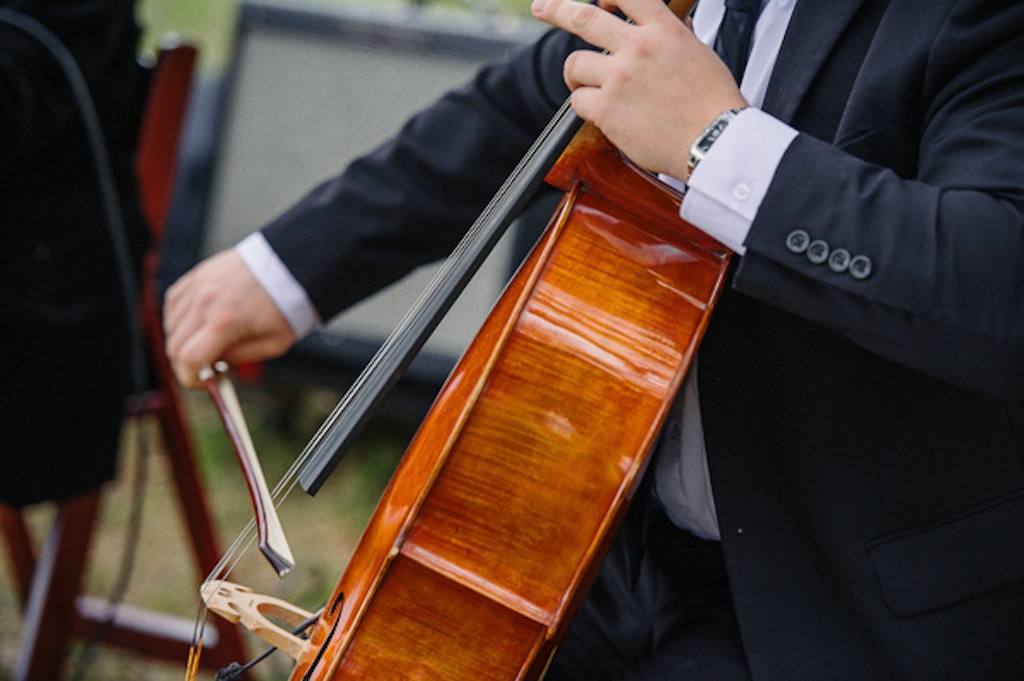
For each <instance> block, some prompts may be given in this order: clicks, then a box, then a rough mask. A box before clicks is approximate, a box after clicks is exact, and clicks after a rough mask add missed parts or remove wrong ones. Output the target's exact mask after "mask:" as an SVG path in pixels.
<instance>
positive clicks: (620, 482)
mask: <svg viewBox="0 0 1024 681" xmlns="http://www.w3.org/2000/svg"><path fill="white" fill-rule="evenodd" d="M548 179H549V181H550V182H551V183H552V184H555V185H556V186H559V187H560V188H562V189H564V190H566V191H567V194H566V199H565V201H564V202H563V204H562V206H561V208H560V209H559V211H558V213H557V214H556V216H555V218H554V219H553V220H552V224H551V226H550V227H549V230H548V232H547V234H546V236H545V238H544V239H543V240H542V242H541V243H540V245H539V246H538V248H537V249H536V250H535V252H534V253H533V254H532V255H531V257H530V259H529V260H528V261H527V263H525V265H524V267H523V268H522V270H521V271H520V273H519V274H518V275H517V277H516V278H515V279H514V281H513V283H512V284H511V285H510V287H509V289H508V290H507V291H506V293H505V295H504V296H503V297H502V299H501V300H500V301H499V303H498V305H497V307H496V309H495V311H494V313H493V314H492V315H491V316H490V318H489V319H488V320H487V322H486V323H485V326H484V328H483V330H482V331H481V333H480V334H479V336H478V337H477V338H476V340H475V341H474V342H473V344H472V345H471V347H470V349H469V350H468V351H467V353H466V356H465V357H464V358H463V360H462V361H461V362H460V364H459V365H458V367H457V368H456V370H455V371H454V373H453V375H452V377H451V378H450V380H449V382H448V383H447V385H446V386H445V388H444V389H443V391H442V393H441V395H440V396H439V398H438V400H437V402H436V403H435V405H434V407H433V408H432V410H431V412H430V414H429V415H428V417H427V419H426V420H425V421H424V423H423V425H422V426H421V429H420V431H419V433H418V434H417V436H416V438H415V439H414V441H413V443H412V444H411V446H410V448H409V450H408V452H407V453H406V455H405V457H404V458H403V461H402V463H401V464H400V466H399V468H398V470H397V472H396V474H395V477H394V479H393V480H392V482H391V484H390V486H389V487H388V489H387V490H386V492H385V494H384V497H383V499H382V501H381V503H380V505H379V507H378V508H377V511H376V512H375V515H374V516H373V518H372V519H371V521H370V524H369V526H368V528H367V531H366V533H365V535H364V537H363V540H362V541H361V543H360V545H359V546H358V548H357V550H356V552H355V554H354V556H353V558H352V560H351V562H350V564H349V566H348V569H347V570H346V572H345V574H344V576H343V577H342V579H341V581H340V582H339V584H338V587H337V589H336V591H335V594H334V597H333V598H332V600H331V604H330V606H329V607H328V608H327V610H326V611H325V613H324V615H323V616H322V617H321V619H320V620H319V622H318V623H317V625H316V627H315V629H314V632H313V635H312V641H311V645H310V652H309V654H308V655H306V656H305V658H304V659H302V660H300V662H299V664H298V666H297V667H296V670H295V672H294V674H293V676H292V678H293V679H356V678H360V679H362V678H365V679H381V678H403V679H421V678H422V679H473V680H474V681H476V680H478V679H533V678H539V676H540V675H541V674H542V673H543V669H544V667H545V665H546V663H547V661H548V659H549V657H550V655H551V653H552V652H553V651H554V646H555V645H556V643H557V641H558V639H559V638H560V637H561V635H562V634H563V633H564V630H565V628H566V626H567V625H568V622H569V621H570V620H571V616H572V614H573V612H574V610H575V608H576V606H577V605H578V602H579V599H580V598H581V597H582V595H583V594H584V593H585V591H586V587H587V586H588V584H589V583H590V580H591V579H592V577H593V574H594V572H595V570H596V568H597V566H598V565H599V563H600V560H601V558H602V557H603V555H604V552H605V550H606V548H607V545H608V543H609V542H610V540H611V537H612V536H613V534H614V531H615V529H616V528H617V526H618V524H619V522H620V520H621V518H622V515H623V513H624V511H625V508H626V505H627V503H628V500H629V498H630V497H631V495H632V494H633V492H634V490H635V488H636V485H637V483H638V481H639V478H640V476H641V475H642V472H643V470H644V467H645V465H646V461H647V454H648V452H649V451H650V449H651V447H652V445H653V443H654V440H655V437H656V434H657V432H658V430H659V428H660V427H661V424H662V421H663V419H664V416H665V413H666V411H667V409H668V406H669V404H670V402H671V400H672V397H673V395H674V394H675V392H676V390H677V388H678V387H679V384H680V382H681V380H682V377H683V375H684V374H685V371H686V369H687V367H688V366H689V363H690V359H691V357H692V354H693V352H694V351H695V349H696V347H697V344H698V342H699V339H700V336H701V334H702V332H703V329H704V326H705V325H706V323H707V318H708V315H709V313H710V307H711V304H712V302H713V301H714V300H715V298H716V297H717V293H718V290H719V288H720V286H721V284H722V280H723V278H724V272H725V267H726V262H727V257H728V256H727V253H726V252H725V251H724V249H722V248H721V247H720V246H719V245H717V244H716V243H715V242H713V241H711V240H710V239H708V238H707V237H704V236H702V235H701V234H700V233H699V232H697V231H696V230H694V229H693V228H692V227H690V226H689V225H685V224H683V223H682V222H681V221H680V219H679V217H678V207H679V199H680V197H679V196H678V195H677V194H676V193H674V192H672V191H671V190H669V189H668V188H666V187H665V186H664V185H662V184H661V183H659V182H657V181H656V180H655V179H654V178H652V177H651V176H650V175H649V174H647V173H645V172H643V171H641V170H639V169H637V168H635V167H633V166H631V165H630V164H629V163H628V162H624V161H623V159H621V158H620V157H619V156H618V152H616V151H615V150H614V148H612V147H610V145H608V144H607V142H605V141H604V139H603V138H602V137H601V136H600V135H599V134H597V133H595V132H593V131H592V130H589V129H585V132H583V133H581V134H580V135H579V136H578V137H577V141H576V142H575V143H574V145H573V147H571V148H570V149H569V150H568V151H567V153H566V155H565V156H564V157H563V159H562V160H561V161H560V162H559V164H558V165H557V166H556V168H555V170H554V171H552V173H551V175H549V178H548Z"/></svg>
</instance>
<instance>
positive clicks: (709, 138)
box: [686, 108, 743, 180]
mask: <svg viewBox="0 0 1024 681" xmlns="http://www.w3.org/2000/svg"><path fill="white" fill-rule="evenodd" d="M740 111H743V109H742V108H739V109H726V110H725V111H723V112H722V113H720V114H718V115H717V116H715V120H713V121H711V122H710V123H709V124H708V127H706V128H704V131H703V132H702V133H701V134H700V136H699V137H697V140H696V141H695V142H694V143H693V144H692V145H691V146H690V161H689V163H688V164H687V166H686V179H687V180H689V179H690V176H692V175H693V171H694V169H695V168H696V167H697V164H698V163H700V162H701V160H703V158H704V156H706V155H707V153H708V149H710V148H711V145H712V144H714V143H715V140H717V139H718V138H719V137H720V136H721V135H722V132H723V131H724V130H725V129H726V127H728V125H729V123H730V121H732V119H734V118H736V114H738V113H739V112H740Z"/></svg>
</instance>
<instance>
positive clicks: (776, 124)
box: [236, 0, 796, 539]
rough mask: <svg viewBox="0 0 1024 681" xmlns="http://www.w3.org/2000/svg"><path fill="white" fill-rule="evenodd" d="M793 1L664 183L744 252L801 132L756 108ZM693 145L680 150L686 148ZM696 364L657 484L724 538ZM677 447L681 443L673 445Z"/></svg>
mask: <svg viewBox="0 0 1024 681" xmlns="http://www.w3.org/2000/svg"><path fill="white" fill-rule="evenodd" d="M795 4H796V0H766V2H765V4H764V7H763V9H762V11H761V15H760V16H759V18H758V22H757V26H756V27H755V30H754V36H753V39H752V42H751V52H750V60H749V62H748V65H747V69H746V71H745V73H744V75H743V82H742V83H741V85H740V90H741V92H742V93H743V96H744V98H745V99H746V100H747V102H748V103H749V104H750V107H751V108H749V109H747V110H745V111H743V112H741V113H740V114H739V116H737V117H736V118H735V119H734V120H733V121H732V122H731V123H730V124H729V126H728V127H727V128H726V130H725V132H724V133H723V134H722V136H721V137H719V138H718V140H716V142H715V144H714V145H713V146H712V147H711V149H710V150H709V151H708V153H707V155H706V156H705V157H704V158H703V160H701V162H700V164H699V165H698V166H697V168H696V170H695V171H694V173H693V175H692V176H691V177H690V181H689V185H688V186H683V185H682V183H681V182H679V181H677V180H675V179H674V178H669V177H663V178H662V179H664V180H665V181H666V182H668V183H670V184H673V185H675V186H677V187H681V188H683V189H684V190H685V191H686V195H685V198H684V199H683V203H682V207H681V209H680V215H681V217H682V218H683V219H684V220H686V221H688V222H690V223H691V224H693V225H694V226H696V227H698V228H700V229H702V230H703V231H705V232H707V233H708V234H710V235H711V236H713V237H715V238H716V239H718V240H719V241H721V242H722V243H723V244H724V245H726V246H728V247H729V248H730V249H732V250H733V251H735V252H736V253H737V254H740V255H742V254H743V253H744V252H745V247H744V245H743V243H744V241H745V240H746V235H747V232H748V231H749V230H750V226H751V223H752V222H753V220H754V216H755V215H756V214H757V210H758V208H759V206H760V205H761V201H762V200H763V199H764V195H765V193H766V192H767V190H768V184H769V183H770V182H771V179H772V177H773V175H774V173H775V168H776V167H777V166H778V163H779V161H780V160H781V158H782V155H783V153H784V152H785V151H786V148H787V147H788V146H789V144H790V142H791V141H792V140H793V138H794V137H795V136H796V131H795V130H793V129H792V128H791V127H790V126H788V125H785V124H784V123H782V122H780V121H778V120H776V119H775V118H772V117H771V116H769V115H767V114H765V113H763V112H762V111H760V110H759V109H758V108H757V107H759V106H760V105H761V102H763V101H764V95H765V91H766V90H767V88H768V81H769V78H770V77H771V73H772V69H773V68H774V66H775V58H776V56H777V55H778V51H779V46H780V45H781V44H782V38H783V36H784V35H785V32H786V27H787V26H788V25H789V19H790V17H791V16H792V12H793V7H794V5H795ZM724 8H725V4H724V0H701V2H700V3H699V5H698V6H697V9H696V11H695V13H694V16H693V30H694V32H695V34H696V35H697V37H698V38H700V39H701V41H703V42H704V43H705V44H708V45H710V44H712V42H713V41H714V38H715V34H716V32H717V30H718V25H719V23H720V22H721V20H722V14H723V12H724ZM688 152H689V150H688V149H683V150H680V153H683V154H686V153H688ZM236 249H237V251H238V253H239V254H240V255H241V257H242V259H243V261H244V262H245V263H246V265H247V266H248V267H249V269H250V270H252V272H253V274H254V275H255V276H256V278H257V280H258V281H259V282H260V284H261V285H262V286H263V287H264V288H265V289H266V290H267V293H268V294H269V295H270V297H271V298H272V299H273V300H274V303H275V304H276V305H277V306H278V308H279V309H280V310H281V312H282V314H283V315H284V317H285V319H287V320H288V323H289V324H290V325H291V327H292V330H293V331H294V332H295V336H296V338H301V337H302V336H304V335H306V334H307V333H309V332H310V331H312V330H313V329H314V328H315V327H316V326H318V325H319V324H320V323H321V321H322V320H321V318H320V315H319V314H318V313H317V311H316V308H315V307H313V304H312V302H310V300H309V297H308V296H307V295H306V292H305V291H304V290H303V289H302V287H301V286H300V285H299V283H298V281H297V280H296V279H295V277H294V276H293V275H292V273H291V272H290V271H289V270H288V268H287V267H285V265H284V263H282V262H281V260H280V258H278V256H277V254H276V253H275V252H274V250H273V249H272V248H271V247H270V245H269V244H268V243H267V241H266V239H264V237H263V235H262V234H261V233H259V232H255V233H253V234H251V235H249V236H248V237H246V238H245V239H243V240H242V241H241V242H239V243H238V245H237V246H236ZM696 376H697V366H696V363H694V366H693V367H692V368H691V370H690V373H689V374H688V376H687V378H686V381H685V382H684V385H683V388H682V391H681V399H682V404H681V405H679V404H677V405H676V407H677V409H676V411H678V407H679V406H681V407H682V413H681V414H676V419H677V421H676V423H677V425H678V427H679V431H678V437H674V438H671V439H669V440H667V441H668V442H673V443H678V445H677V446H678V451H672V452H662V453H661V455H660V456H659V459H658V465H657V469H656V472H655V474H656V483H655V484H656V489H657V493H658V495H659V498H660V499H661V500H662V503H663V504H664V506H665V508H666V512H667V513H668V515H669V517H670V518H671V519H672V521H673V522H674V523H675V524H676V525H678V526H679V527H682V528H683V529H686V530H689V531H690V532H692V533H693V534H695V535H697V536H699V537H702V538H705V539H719V538H720V534H719V531H718V520H717V515H716V512H715V505H714V497H713V494H712V490H711V480H710V476H709V473H708V467H707V454H706V451H705V448H704V432H703V427H702V425H701V417H700V402H699V398H698V395H697V380H696ZM674 446H676V445H674Z"/></svg>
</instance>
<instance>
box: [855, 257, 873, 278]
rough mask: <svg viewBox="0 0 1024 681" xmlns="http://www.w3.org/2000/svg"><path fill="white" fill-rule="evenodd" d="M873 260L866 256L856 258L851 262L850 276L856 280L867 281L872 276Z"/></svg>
mask: <svg viewBox="0 0 1024 681" xmlns="http://www.w3.org/2000/svg"><path fill="white" fill-rule="evenodd" d="M872 268H873V265H872V264H871V258H869V257H867V256H866V255H858V256H855V257H854V258H853V259H852V260H850V276H851V277H853V278H854V279H867V278H868V277H869V276H871V270H872Z"/></svg>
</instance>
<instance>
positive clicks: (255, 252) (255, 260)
mask: <svg viewBox="0 0 1024 681" xmlns="http://www.w3.org/2000/svg"><path fill="white" fill-rule="evenodd" d="M235 251H236V252H237V253H238V255H239V256H241V258H242V261H243V262H244V263H245V264H246V266H247V267H248V268H249V269H250V270H251V271H252V274H253V276H254V277H256V281H258V282H259V283H260V286H262V287H263V288H264V289H265V290H266V291H267V294H268V295H269V296H270V298H271V299H272V300H273V301H274V304H275V305H277V309H278V310H280V311H281V314H282V315H284V318H285V319H286V320H287V321H288V325H289V326H291V327H292V331H293V332H294V333H295V337H296V338H302V337H303V336H305V335H306V334H307V333H309V332H310V331H312V330H313V329H314V328H316V327H317V326H318V325H319V324H320V322H321V319H320V314H319V313H318V312H317V311H316V308H315V307H313V303H312V302H311V301H310V300H309V296H307V295H306V290H305V289H304V288H302V285H301V284H300V283H299V282H298V280H297V279H296V278H295V277H294V276H293V275H292V273H291V271H290V270H289V269H288V267H287V266H285V264H284V263H283V262H281V259H280V258H279V257H278V256H277V253H275V252H274V249H273V248H271V247H270V244H269V243H267V240H266V238H264V236H263V234H262V233H260V232H253V233H252V234H250V235H249V236H247V237H245V238H244V239H242V240H241V241H239V242H238V244H237V245H236V246H235Z"/></svg>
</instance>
